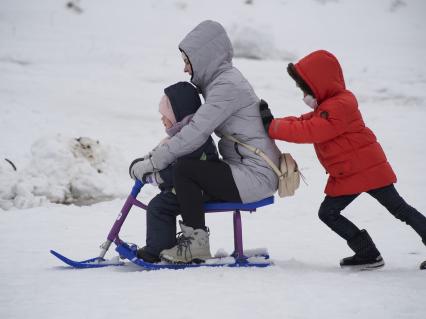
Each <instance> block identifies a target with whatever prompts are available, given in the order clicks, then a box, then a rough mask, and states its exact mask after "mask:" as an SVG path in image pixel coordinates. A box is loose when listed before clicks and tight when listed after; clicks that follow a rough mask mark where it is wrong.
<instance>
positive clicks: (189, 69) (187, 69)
mask: <svg viewBox="0 0 426 319" xmlns="http://www.w3.org/2000/svg"><path fill="white" fill-rule="evenodd" d="M182 59H183V63H185V67H184V69H183V72H185V73H188V74H189V75H190V76H192V67H191V63H189V60H188V57H187V56H186V54H185V53H183V52H182Z"/></svg>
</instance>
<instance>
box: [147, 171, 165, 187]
mask: <svg viewBox="0 0 426 319" xmlns="http://www.w3.org/2000/svg"><path fill="white" fill-rule="evenodd" d="M142 182H144V183H145V184H151V185H153V186H158V185H160V184H162V183H164V181H163V179H162V178H161V176H160V173H159V172H155V173H152V174H147V175H145V176H144V177H143V178H142Z"/></svg>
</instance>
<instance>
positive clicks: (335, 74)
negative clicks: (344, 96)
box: [295, 50, 346, 103]
mask: <svg viewBox="0 0 426 319" xmlns="http://www.w3.org/2000/svg"><path fill="white" fill-rule="evenodd" d="M295 68H296V71H297V73H298V74H299V75H300V77H301V78H302V79H303V80H304V81H305V82H306V84H308V85H309V87H310V88H311V90H312V91H313V92H314V94H315V98H316V99H317V101H318V103H321V102H322V101H324V100H325V99H327V98H330V97H332V96H334V95H336V94H338V93H340V92H342V91H344V90H345V89H346V86H345V80H344V78H343V73H342V68H341V67H340V64H339V61H337V59H336V57H335V56H334V55H332V54H331V53H330V52H327V51H325V50H319V51H315V52H312V53H311V54H309V55H307V56H305V57H304V58H303V59H301V60H300V61H299V62H297V63H296V64H295Z"/></svg>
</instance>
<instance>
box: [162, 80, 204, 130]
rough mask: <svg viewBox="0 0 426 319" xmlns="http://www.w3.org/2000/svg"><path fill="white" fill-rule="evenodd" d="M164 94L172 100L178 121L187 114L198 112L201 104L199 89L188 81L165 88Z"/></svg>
mask: <svg viewBox="0 0 426 319" xmlns="http://www.w3.org/2000/svg"><path fill="white" fill-rule="evenodd" d="M164 94H166V95H167V97H168V98H169V100H170V104H171V106H172V109H173V113H174V114H175V117H176V121H177V122H180V121H182V120H183V119H184V118H185V117H186V116H188V115H190V114H194V113H195V112H197V110H198V109H199V107H200V106H201V100H200V96H199V94H198V91H197V89H196V88H195V87H194V86H193V85H192V84H191V83H188V82H178V83H176V84H173V85H171V86H169V87H167V88H165V89H164Z"/></svg>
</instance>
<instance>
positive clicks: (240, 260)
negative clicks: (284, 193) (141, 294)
mask: <svg viewBox="0 0 426 319" xmlns="http://www.w3.org/2000/svg"><path fill="white" fill-rule="evenodd" d="M143 185H144V184H143V183H142V182H141V181H138V180H137V181H136V182H135V184H134V186H133V188H132V190H131V192H130V194H129V196H128V197H127V200H126V202H125V203H124V205H123V208H122V209H121V211H120V213H119V214H118V216H117V219H116V221H115V222H114V224H113V226H112V228H111V230H110V232H109V234H108V236H107V240H106V241H105V242H104V243H103V244H102V245H101V246H100V248H101V251H100V253H99V256H98V257H95V258H91V259H87V260H83V261H75V260H71V259H69V258H67V257H65V256H64V255H62V254H60V253H58V252H56V251H54V250H51V251H50V252H51V254H53V255H54V256H55V257H57V258H59V259H60V260H61V261H63V262H64V263H65V264H67V265H69V266H71V267H73V268H80V269H84V268H99V267H107V266H122V265H125V263H124V262H123V261H122V260H120V258H118V257H117V258H112V259H111V260H107V259H105V254H106V253H107V251H108V250H109V248H110V246H111V244H112V243H114V244H115V245H116V249H115V250H116V251H117V252H118V254H119V256H120V257H121V259H127V260H129V261H131V262H132V263H134V264H136V265H138V266H140V267H141V268H142V269H144V270H158V269H183V268H194V267H267V266H270V265H272V262H271V261H270V259H269V255H268V253H267V252H266V251H265V250H246V251H244V250H243V236H242V224H241V212H250V213H251V212H255V211H256V209H257V208H260V207H263V206H267V205H270V204H273V203H274V197H273V196H271V197H268V198H265V199H262V200H260V201H257V202H253V203H246V204H243V203H234V202H211V203H206V204H205V205H204V208H205V212H206V213H220V212H232V213H233V225H234V251H233V253H232V254H231V255H230V256H218V257H215V258H211V259H207V260H206V261H205V262H204V263H197V264H196V263H190V264H169V263H165V262H160V263H148V262H145V261H144V260H142V259H138V258H137V246H136V245H134V244H130V243H126V242H125V241H123V240H121V239H120V237H119V232H120V229H121V226H122V225H123V223H124V221H125V220H126V217H127V215H128V214H129V212H130V209H131V208H132V207H133V206H137V207H139V208H142V209H144V210H146V209H147V205H145V204H143V203H142V202H140V201H139V200H138V199H137V196H138V195H139V193H140V191H141V189H142V187H143Z"/></svg>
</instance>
